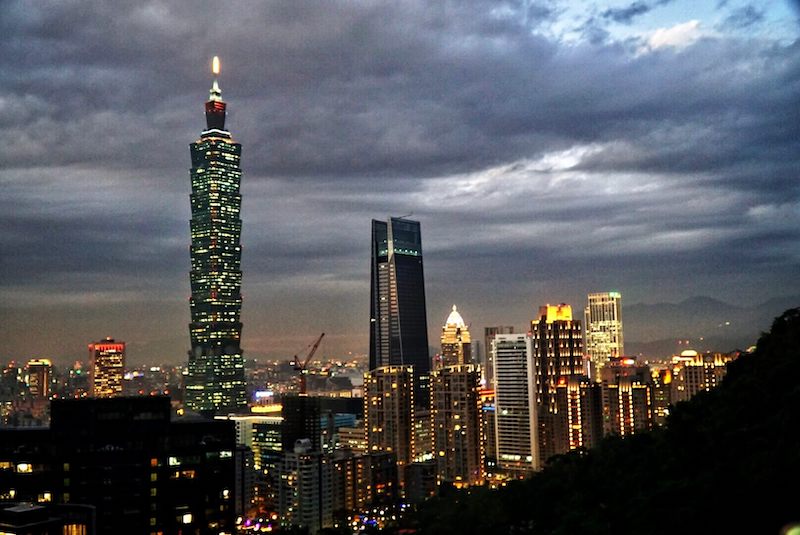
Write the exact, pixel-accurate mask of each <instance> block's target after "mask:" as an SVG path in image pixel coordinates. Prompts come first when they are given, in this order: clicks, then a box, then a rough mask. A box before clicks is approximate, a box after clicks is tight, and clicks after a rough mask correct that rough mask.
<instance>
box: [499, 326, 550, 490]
mask: <svg viewBox="0 0 800 535" xmlns="http://www.w3.org/2000/svg"><path fill="white" fill-rule="evenodd" d="M492 354H493V357H494V388H495V431H496V432H495V440H496V441H497V464H498V466H499V467H500V469H501V470H504V471H507V472H512V473H513V472H516V473H518V474H520V475H524V474H527V473H530V472H533V471H534V470H538V469H539V467H540V464H539V444H538V441H537V440H536V429H537V428H538V420H537V413H536V374H535V370H534V368H533V362H532V358H533V346H532V342H531V337H530V336H526V335H524V334H498V335H495V337H494V340H493V341H492Z"/></svg>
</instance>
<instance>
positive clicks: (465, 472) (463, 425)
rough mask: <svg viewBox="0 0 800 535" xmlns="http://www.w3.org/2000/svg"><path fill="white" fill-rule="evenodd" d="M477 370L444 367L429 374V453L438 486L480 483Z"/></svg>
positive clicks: (481, 455)
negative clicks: (442, 484)
mask: <svg viewBox="0 0 800 535" xmlns="http://www.w3.org/2000/svg"><path fill="white" fill-rule="evenodd" d="M480 380H481V374H480V369H479V368H478V367H477V366H475V365H473V364H459V365H454V366H447V367H444V368H442V369H441V370H436V371H434V372H433V373H432V374H431V416H432V420H433V440H434V444H433V452H434V459H435V460H436V465H437V473H438V478H439V481H440V482H448V483H452V484H454V485H455V486H456V487H461V486H468V485H480V484H481V483H483V480H484V472H485V469H484V449H483V444H484V440H483V438H484V437H483V425H482V424H483V422H482V418H481V416H482V402H481V397H480Z"/></svg>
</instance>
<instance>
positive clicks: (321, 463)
mask: <svg viewBox="0 0 800 535" xmlns="http://www.w3.org/2000/svg"><path fill="white" fill-rule="evenodd" d="M332 469H333V463H332V459H331V457H330V456H329V455H326V454H323V453H321V452H319V451H311V447H310V444H306V445H304V444H300V443H298V445H297V446H295V447H294V449H293V451H290V452H289V451H287V452H284V454H283V459H282V461H281V467H280V481H279V488H278V512H279V514H280V517H281V523H282V524H283V525H284V526H298V527H304V528H307V529H308V532H309V533H317V532H319V531H320V530H321V529H323V528H330V527H333V488H332V479H333V471H332Z"/></svg>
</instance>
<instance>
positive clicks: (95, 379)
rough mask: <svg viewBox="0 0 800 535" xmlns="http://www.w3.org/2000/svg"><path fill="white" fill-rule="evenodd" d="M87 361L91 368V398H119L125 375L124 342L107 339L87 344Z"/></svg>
mask: <svg viewBox="0 0 800 535" xmlns="http://www.w3.org/2000/svg"><path fill="white" fill-rule="evenodd" d="M89 360H90V362H91V367H92V396H93V397H96V398H112V397H117V396H121V395H122V379H123V376H124V375H125V342H117V341H115V340H114V339H113V338H110V337H107V338H106V339H105V340H102V341H100V342H95V343H93V344H89Z"/></svg>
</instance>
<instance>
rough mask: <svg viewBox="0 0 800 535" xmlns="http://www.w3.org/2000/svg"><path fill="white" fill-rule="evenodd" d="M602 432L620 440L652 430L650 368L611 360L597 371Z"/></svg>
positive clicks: (625, 360) (624, 360) (619, 359)
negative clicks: (598, 373) (600, 390)
mask: <svg viewBox="0 0 800 535" xmlns="http://www.w3.org/2000/svg"><path fill="white" fill-rule="evenodd" d="M600 378H601V380H602V389H603V429H604V433H605V434H606V435H619V436H622V437H625V436H628V435H632V434H634V433H641V432H642V431H646V430H648V429H652V427H653V424H654V418H653V397H652V377H651V374H650V367H649V366H647V365H641V364H638V363H637V362H636V359H633V358H625V357H613V358H611V359H610V360H609V361H608V362H607V363H606V365H605V366H604V367H603V368H602V369H601V370H600Z"/></svg>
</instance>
